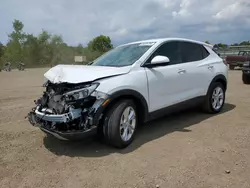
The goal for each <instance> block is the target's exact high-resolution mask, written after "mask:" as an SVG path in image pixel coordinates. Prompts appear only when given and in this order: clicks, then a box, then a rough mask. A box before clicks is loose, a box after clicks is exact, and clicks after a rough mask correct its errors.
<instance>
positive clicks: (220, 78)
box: [209, 74, 227, 90]
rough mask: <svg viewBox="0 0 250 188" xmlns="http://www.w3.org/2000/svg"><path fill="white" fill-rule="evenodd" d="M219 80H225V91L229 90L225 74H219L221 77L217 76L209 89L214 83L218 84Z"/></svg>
mask: <svg viewBox="0 0 250 188" xmlns="http://www.w3.org/2000/svg"><path fill="white" fill-rule="evenodd" d="M218 80H223V81H224V82H225V84H226V88H225V90H227V79H226V77H225V76H224V75H223V74H219V75H217V76H215V77H214V78H213V80H212V81H211V83H210V85H209V87H210V86H211V84H212V83H214V82H216V81H218Z"/></svg>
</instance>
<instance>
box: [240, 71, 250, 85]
mask: <svg viewBox="0 0 250 188" xmlns="http://www.w3.org/2000/svg"><path fill="white" fill-rule="evenodd" d="M242 81H243V83H244V84H250V76H249V75H246V74H244V73H242Z"/></svg>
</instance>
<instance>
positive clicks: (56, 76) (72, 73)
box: [44, 65, 131, 84]
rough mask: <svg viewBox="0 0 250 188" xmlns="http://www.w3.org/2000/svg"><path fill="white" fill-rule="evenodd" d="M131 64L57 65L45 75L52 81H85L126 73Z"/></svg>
mask: <svg viewBox="0 0 250 188" xmlns="http://www.w3.org/2000/svg"><path fill="white" fill-rule="evenodd" d="M130 69H131V66H126V67H107V66H106V67H105V66H88V65H57V66H55V67H52V68H51V69H49V70H48V71H47V72H46V73H45V74H44V77H45V78H46V79H48V80H49V81H50V82H52V83H64V82H65V83H72V84H77V83H83V82H91V81H94V80H96V79H100V78H104V77H109V76H115V75H121V74H126V73H128V72H129V71H130Z"/></svg>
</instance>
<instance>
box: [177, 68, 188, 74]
mask: <svg viewBox="0 0 250 188" xmlns="http://www.w3.org/2000/svg"><path fill="white" fill-rule="evenodd" d="M178 73H179V74H184V73H186V70H184V69H180V70H179V71H178Z"/></svg>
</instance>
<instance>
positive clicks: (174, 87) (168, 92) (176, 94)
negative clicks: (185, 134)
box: [145, 41, 189, 112]
mask: <svg viewBox="0 0 250 188" xmlns="http://www.w3.org/2000/svg"><path fill="white" fill-rule="evenodd" d="M157 55H162V56H166V57H168V58H169V60H170V62H169V64H167V65H159V66H157V65H156V66H154V67H145V71H146V74H147V78H148V89H149V111H150V112H153V111H156V110H160V109H163V108H165V107H168V106H170V105H173V104H176V103H179V102H182V101H183V99H184V98H185V95H186V94H185V91H187V89H188V88H189V86H188V85H187V84H188V83H189V81H188V80H187V74H186V70H185V69H186V65H184V66H183V64H182V60H181V56H180V48H179V42H178V41H171V42H167V43H165V44H162V45H161V46H160V47H159V48H158V49H157V50H156V51H155V52H154V53H153V55H151V57H150V58H149V59H148V61H147V62H146V64H150V62H151V60H152V59H153V58H154V57H155V56H157Z"/></svg>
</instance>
